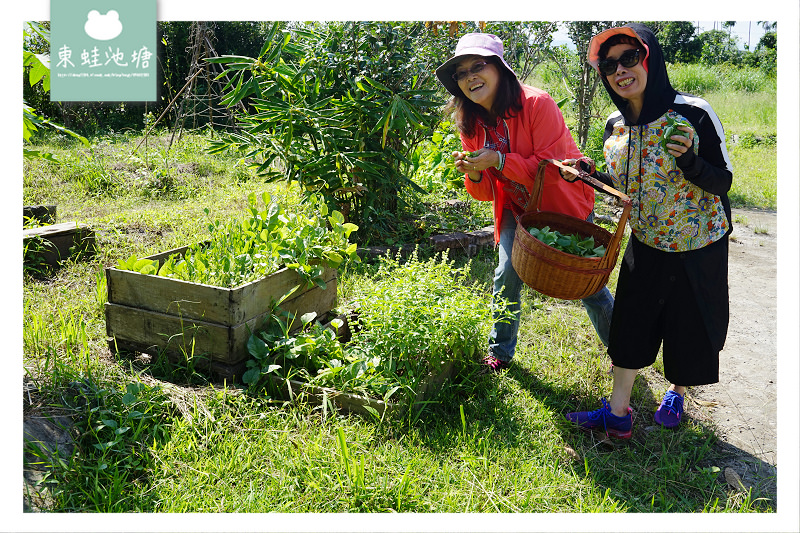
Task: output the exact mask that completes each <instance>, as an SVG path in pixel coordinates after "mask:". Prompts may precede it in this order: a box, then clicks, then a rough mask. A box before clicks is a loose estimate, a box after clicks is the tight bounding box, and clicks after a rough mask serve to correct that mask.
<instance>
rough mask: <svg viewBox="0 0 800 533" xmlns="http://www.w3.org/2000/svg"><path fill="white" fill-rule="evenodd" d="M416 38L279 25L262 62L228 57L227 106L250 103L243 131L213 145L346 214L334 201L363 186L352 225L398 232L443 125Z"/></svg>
mask: <svg viewBox="0 0 800 533" xmlns="http://www.w3.org/2000/svg"><path fill="white" fill-rule="evenodd" d="M414 43H415V40H414V36H413V35H411V34H409V31H407V29H403V28H395V27H393V26H392V25H391V24H388V23H383V22H344V23H325V24H323V23H319V24H314V25H308V26H306V27H296V28H294V29H292V30H281V31H279V30H278V25H277V24H276V25H275V26H273V28H272V30H271V32H270V33H269V38H268V40H267V42H266V43H265V44H264V46H263V48H262V50H261V53H260V54H259V56H258V57H257V58H251V57H233V56H223V57H219V58H210V59H208V61H210V62H216V63H222V64H224V65H225V67H226V70H225V74H226V75H227V76H228V77H229V78H230V83H229V84H228V85H227V86H226V90H227V91H228V92H227V94H226V95H225V97H224V98H223V103H225V104H226V105H228V106H233V105H235V104H238V103H239V102H243V103H245V104H246V107H247V109H248V110H249V111H248V112H247V113H240V114H239V115H238V117H237V118H238V125H239V128H238V130H237V131H236V132H233V133H229V134H225V135H223V136H222V137H221V138H220V139H218V140H215V141H212V142H211V148H210V150H211V151H212V152H216V151H222V150H228V149H233V150H237V151H239V152H241V153H242V155H243V156H244V157H246V158H248V159H249V160H253V161H256V163H255V165H256V167H257V172H258V173H259V174H260V175H262V176H264V177H266V178H267V180H276V179H281V178H283V179H286V180H287V181H295V182H297V183H299V184H300V185H301V186H302V187H303V190H304V191H305V194H306V195H308V196H312V195H317V194H318V195H321V196H322V197H323V198H324V200H325V202H326V203H327V204H328V205H329V207H330V208H331V209H339V208H340V206H339V204H338V202H339V201H340V199H338V198H337V196H336V193H337V191H340V190H341V189H353V188H357V187H363V190H362V192H363V196H362V197H361V198H360V199H359V202H358V203H357V205H354V206H351V207H352V208H351V211H350V218H351V220H353V221H354V222H355V223H357V224H358V225H359V226H360V227H362V228H368V230H369V233H366V234H362V235H360V237H359V238H360V240H362V241H365V242H366V241H368V240H369V239H370V238H371V237H373V236H374V235H376V234H379V233H381V231H383V232H391V231H393V225H394V224H395V223H396V222H397V217H398V211H399V210H402V209H403V207H404V206H403V205H402V203H403V199H402V195H400V194H399V193H400V191H401V190H402V189H404V188H410V189H413V190H415V191H417V192H420V193H422V192H424V191H423V190H422V189H421V188H420V187H418V186H417V185H416V184H415V183H414V182H413V181H412V180H411V179H410V178H409V177H408V169H409V168H410V165H411V162H410V161H409V159H408V157H409V155H410V154H411V153H412V151H413V149H414V147H415V146H416V145H417V144H418V143H419V142H420V141H421V140H423V139H424V138H426V137H427V136H428V135H430V132H431V130H432V128H433V126H435V124H436V123H437V122H438V121H439V118H440V117H439V114H438V112H437V108H438V107H439V106H440V105H441V102H439V101H435V100H433V99H432V98H433V95H434V94H435V89H426V88H425V87H426V86H428V87H431V86H433V83H432V81H431V80H430V76H429V73H428V71H427V70H426V69H427V68H428V65H426V64H424V63H423V62H421V61H417V60H415V58H416V54H417V49H416V47H415V46H414Z"/></svg>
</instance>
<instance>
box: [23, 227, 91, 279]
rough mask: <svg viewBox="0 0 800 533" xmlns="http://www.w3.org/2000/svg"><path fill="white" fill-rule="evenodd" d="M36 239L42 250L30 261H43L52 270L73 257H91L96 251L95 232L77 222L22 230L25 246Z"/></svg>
mask: <svg viewBox="0 0 800 533" xmlns="http://www.w3.org/2000/svg"><path fill="white" fill-rule="evenodd" d="M35 239H38V240H39V241H40V242H41V249H40V250H39V251H37V252H35V253H34V254H33V256H32V257H31V258H30V259H31V260H35V261H41V262H42V263H45V264H46V265H48V266H49V267H50V268H57V267H58V266H59V265H60V264H61V262H62V261H64V260H66V259H69V258H70V257H73V256H78V257H80V256H85V257H89V256H91V255H93V254H94V253H95V250H96V245H95V238H94V231H92V230H91V228H89V227H88V226H87V225H85V224H80V223H77V222H62V223H60V224H52V225H49V226H40V227H37V228H29V229H25V230H22V242H23V246H24V245H25V244H30V243H31V241H33V240H35Z"/></svg>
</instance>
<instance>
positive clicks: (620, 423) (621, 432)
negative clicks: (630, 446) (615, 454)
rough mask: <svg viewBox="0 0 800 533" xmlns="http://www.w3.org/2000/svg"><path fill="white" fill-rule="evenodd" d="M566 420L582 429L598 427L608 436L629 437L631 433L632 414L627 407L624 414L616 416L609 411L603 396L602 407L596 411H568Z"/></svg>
mask: <svg viewBox="0 0 800 533" xmlns="http://www.w3.org/2000/svg"><path fill="white" fill-rule="evenodd" d="M566 417H567V420H569V421H570V422H574V423H575V424H577V425H578V426H580V427H581V428H584V429H600V430H603V431H604V432H605V434H606V435H607V436H609V437H614V438H617V439H629V438H631V435H632V434H633V432H632V429H633V414H632V411H631V408H630V407H628V414H627V415H626V416H617V415H615V414H614V413H612V412H611V406H610V405H608V402H607V401H606V399H605V398H603V407H601V408H600V409H597V410H596V411H582V412H577V413H568V414H567V415H566Z"/></svg>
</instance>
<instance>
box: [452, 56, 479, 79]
mask: <svg viewBox="0 0 800 533" xmlns="http://www.w3.org/2000/svg"><path fill="white" fill-rule="evenodd" d="M486 65H488V63H487V62H486V61H476V62H475V63H473V65H472V66H471V67H470V68H465V69H460V70H457V71H455V72H453V75H452V76H451V77H452V78H453V81H455V82H456V83H458V82H460V81H461V80H463V79H464V78H466V77H468V76H471V75H473V74H477V73H478V72H480V71H482V70H483V69H484V68H486Z"/></svg>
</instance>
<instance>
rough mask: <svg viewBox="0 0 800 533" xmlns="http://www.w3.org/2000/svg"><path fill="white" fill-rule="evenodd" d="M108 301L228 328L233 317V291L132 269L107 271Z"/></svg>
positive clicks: (110, 269) (231, 323)
mask: <svg viewBox="0 0 800 533" xmlns="http://www.w3.org/2000/svg"><path fill="white" fill-rule="evenodd" d="M106 283H107V285H108V301H109V302H110V303H114V304H120V305H125V306H128V307H135V308H139V309H146V310H148V311H155V312H158V313H165V314H170V315H175V316H182V317H183V318H185V319H189V320H202V321H204V322H213V323H216V324H222V325H225V326H231V325H234V324H235V322H234V321H233V320H232V318H231V309H230V301H229V300H230V290H229V289H223V288H221V287H213V286H211V285H203V284H200V283H192V282H189V281H183V280H178V279H172V278H166V277H163V276H150V275H146V274H140V273H138V272H133V271H131V270H120V269H117V268H107V269H106Z"/></svg>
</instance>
